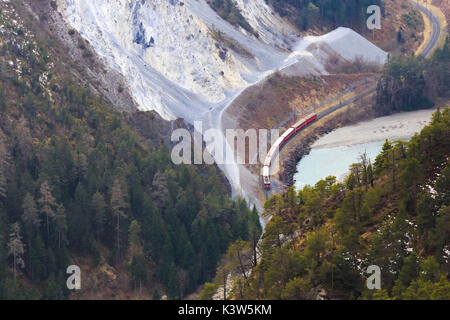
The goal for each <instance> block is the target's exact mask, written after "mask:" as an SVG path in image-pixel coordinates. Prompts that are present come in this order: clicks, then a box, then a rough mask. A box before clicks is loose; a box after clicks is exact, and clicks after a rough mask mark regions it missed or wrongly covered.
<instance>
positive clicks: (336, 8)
mask: <svg viewBox="0 0 450 320" xmlns="http://www.w3.org/2000/svg"><path fill="white" fill-rule="evenodd" d="M266 2H269V3H271V4H272V5H273V7H274V9H275V11H277V12H278V13H279V14H280V15H281V16H282V17H283V16H287V17H289V18H290V19H291V20H292V21H293V22H294V23H295V24H296V25H297V27H298V28H299V29H300V30H307V29H309V28H311V27H320V28H322V27H332V28H336V27H338V26H346V27H350V28H354V29H355V30H357V31H359V32H361V31H363V32H364V31H365V30H366V28H365V24H366V20H367V18H368V17H369V15H367V14H366V10H367V7H368V6H370V5H378V6H380V7H383V6H382V1H381V0H363V1H361V0H344V1H335V0H266Z"/></svg>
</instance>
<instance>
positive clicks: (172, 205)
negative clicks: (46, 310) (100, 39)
mask: <svg viewBox="0 0 450 320" xmlns="http://www.w3.org/2000/svg"><path fill="white" fill-rule="evenodd" d="M11 12H12V9H11V8H8V10H4V11H2V12H0V24H1V28H0V299H38V298H44V299H63V298H69V297H70V293H69V291H68V290H67V288H66V278H67V276H68V275H67V274H66V269H67V267H68V266H69V265H71V264H77V263H74V262H77V261H81V262H82V264H83V265H82V266H81V267H82V271H83V270H85V269H83V267H85V268H88V269H89V270H98V271H99V273H100V274H103V277H105V278H107V276H108V275H109V276H111V274H113V275H114V277H117V278H118V279H117V281H118V282H120V281H121V282H123V280H125V282H128V283H126V284H125V287H121V286H119V284H117V283H116V282H114V281H112V280H111V279H103V278H98V279H96V276H97V273H92V274H89V273H88V274H82V275H83V278H82V279H83V281H84V282H83V284H82V291H81V293H80V292H79V293H78V294H79V295H83V292H87V291H90V290H91V291H93V292H97V291H98V295H97V296H96V297H97V298H114V297H115V296H114V295H111V296H105V295H104V293H105V292H107V288H108V287H109V286H114V288H115V292H116V294H118V293H119V292H120V291H124V290H125V291H126V290H128V291H129V292H131V293H132V294H134V293H136V295H138V294H141V293H142V294H145V295H146V296H149V295H150V296H152V295H153V297H154V298H159V297H160V296H161V295H162V294H167V295H168V296H169V297H170V298H179V297H182V296H184V295H185V294H186V293H189V292H191V291H193V290H194V289H195V288H196V287H197V285H199V284H201V283H203V282H205V281H206V280H208V279H210V278H211V277H212V276H213V275H214V271H215V268H216V264H217V262H218V260H219V258H220V257H221V255H222V254H223V253H224V252H225V251H226V249H227V247H228V245H229V244H230V243H231V242H232V241H234V240H237V239H250V236H251V235H253V237H255V236H256V235H257V234H259V232H260V226H259V220H258V215H257V213H256V211H254V210H253V211H251V210H250V209H249V208H248V207H247V205H246V203H245V201H243V200H237V201H231V200H230V199H229V198H228V196H227V194H228V187H227V186H226V183H225V181H224V179H223V178H222V177H221V176H220V172H219V171H218V169H216V168H215V167H211V166H210V167H194V166H175V165H173V164H172V162H171V160H170V153H169V150H168V147H167V146H166V145H164V144H161V140H164V139H162V138H164V137H160V136H157V137H154V139H153V140H152V141H146V140H145V139H144V138H142V137H141V136H139V135H138V134H137V133H136V131H135V128H133V126H132V125H130V124H129V123H130V122H129V121H125V120H124V119H125V118H128V116H126V117H123V115H121V114H119V113H117V112H115V111H113V106H112V105H111V104H110V103H109V102H108V101H107V99H105V98H104V97H98V96H95V95H94V94H93V93H91V92H90V90H89V89H87V88H84V87H81V86H80V85H79V84H78V79H76V78H74V77H72V74H73V73H72V72H71V69H70V66H71V64H70V58H68V56H67V55H64V50H59V51H58V54H55V52H56V51H55V47H56V46H58V45H60V44H58V43H57V41H56V40H47V41H45V42H44V41H41V39H39V38H37V37H35V36H34V34H33V33H32V30H31V29H29V28H27V27H26V26H25V25H23V24H21V23H20V22H19V21H17V20H15V19H12V18H11V16H10V14H11ZM159 125H161V126H164V124H163V123H160V124H159ZM132 294H131V296H132Z"/></svg>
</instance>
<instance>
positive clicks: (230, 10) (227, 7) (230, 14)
mask: <svg viewBox="0 0 450 320" xmlns="http://www.w3.org/2000/svg"><path fill="white" fill-rule="evenodd" d="M208 3H209V4H210V6H211V7H212V8H213V9H214V10H215V11H216V12H217V13H218V14H219V16H220V17H221V18H222V19H224V20H226V21H228V22H229V23H231V24H232V25H236V26H240V27H242V28H243V29H245V30H246V31H248V32H250V33H253V34H255V36H257V33H256V32H255V31H254V30H253V28H252V27H251V26H250V24H249V23H248V22H247V20H245V18H244V17H243V16H242V14H241V11H240V10H239V9H238V7H236V5H235V4H234V2H233V0H208Z"/></svg>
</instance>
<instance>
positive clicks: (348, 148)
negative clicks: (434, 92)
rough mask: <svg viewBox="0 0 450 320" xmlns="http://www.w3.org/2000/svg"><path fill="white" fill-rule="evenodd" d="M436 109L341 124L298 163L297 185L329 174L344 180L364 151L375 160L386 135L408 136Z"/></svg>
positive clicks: (315, 180)
mask: <svg viewBox="0 0 450 320" xmlns="http://www.w3.org/2000/svg"><path fill="white" fill-rule="evenodd" d="M434 111H435V109H428V110H419V111H412V112H403V113H397V114H394V115H391V116H386V117H380V118H375V119H372V120H369V121H363V122H359V123H357V124H354V125H351V126H347V127H343V128H339V129H337V130H334V131H332V132H330V133H329V134H327V135H325V136H323V137H321V138H320V139H319V140H317V141H316V142H315V143H314V144H313V145H312V146H311V152H310V153H309V154H308V155H306V156H305V157H303V158H302V159H301V160H300V162H299V163H298V164H297V173H296V174H295V175H294V184H295V186H296V188H298V189H300V188H303V187H304V186H305V185H314V184H316V182H317V181H319V180H320V179H323V178H325V177H327V176H330V175H332V176H335V177H337V179H338V180H339V181H343V180H344V179H345V177H346V175H347V174H348V171H349V166H350V165H351V164H352V163H355V162H358V161H359V157H360V155H361V154H362V153H364V152H366V153H367V156H368V157H369V158H370V159H371V161H372V162H373V161H374V160H375V157H376V156H377V155H378V154H379V153H380V151H381V148H382V146H383V143H384V142H385V140H386V139H389V140H390V141H392V140H399V139H401V140H409V139H410V138H411V137H412V136H413V135H414V134H415V133H416V132H420V130H421V129H422V128H423V127H424V126H425V125H426V124H427V123H428V122H429V121H430V119H431V116H432V114H433V112H434Z"/></svg>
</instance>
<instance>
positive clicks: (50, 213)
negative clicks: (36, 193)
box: [39, 181, 56, 239]
mask: <svg viewBox="0 0 450 320" xmlns="http://www.w3.org/2000/svg"><path fill="white" fill-rule="evenodd" d="M40 194H41V197H40V198H39V204H40V206H41V212H42V213H43V214H45V218H46V224H47V239H48V238H49V237H50V225H49V218H51V219H54V218H55V216H56V215H55V211H54V208H55V207H56V200H55V198H54V197H53V195H52V193H51V190H50V185H49V184H48V182H47V181H44V182H42V184H41V188H40Z"/></svg>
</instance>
